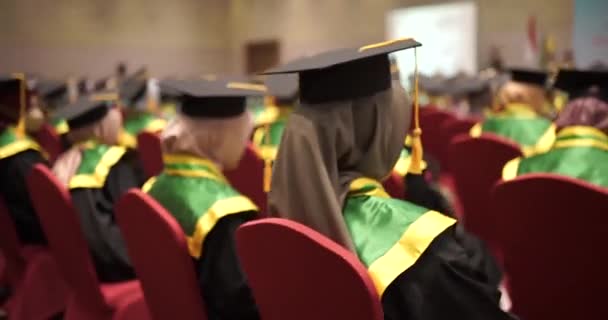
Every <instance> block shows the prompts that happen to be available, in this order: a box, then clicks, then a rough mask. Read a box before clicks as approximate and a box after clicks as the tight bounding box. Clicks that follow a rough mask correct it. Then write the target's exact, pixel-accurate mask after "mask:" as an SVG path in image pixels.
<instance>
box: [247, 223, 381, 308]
mask: <svg viewBox="0 0 608 320" xmlns="http://www.w3.org/2000/svg"><path fill="white" fill-rule="evenodd" d="M237 251H238V254H239V257H240V259H241V263H242V266H243V268H244V270H245V272H246V274H247V278H248V280H249V284H250V286H251V288H252V290H253V293H254V296H255V300H256V303H257V305H258V308H259V311H260V314H261V318H262V319H264V320H284V319H290V320H310V319H315V320H326V319H327V320H329V319H331V320H334V319H349V320H359V319H360V320H380V319H383V315H382V307H381V304H380V299H379V297H378V294H377V292H376V289H375V288H374V285H373V283H372V281H371V279H370V278H369V276H368V274H367V270H366V269H365V267H364V266H363V265H362V264H361V263H360V262H359V260H358V258H357V257H355V256H354V255H353V254H352V253H350V252H349V251H347V250H346V249H344V248H342V247H341V246H339V245H337V244H336V243H334V242H332V241H331V240H329V239H328V238H326V237H324V236H322V235H321V234H319V233H317V232H316V231H314V230H311V229H310V228H308V227H306V226H303V225H301V224H298V223H296V222H293V221H289V220H283V219H276V218H270V219H262V220H258V221H253V222H249V223H246V224H244V225H243V226H241V227H240V228H239V229H238V230H237Z"/></svg>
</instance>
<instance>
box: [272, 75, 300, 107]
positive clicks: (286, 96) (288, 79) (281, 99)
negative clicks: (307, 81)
mask: <svg viewBox="0 0 608 320" xmlns="http://www.w3.org/2000/svg"><path fill="white" fill-rule="evenodd" d="M265 83H266V87H267V88H268V95H270V96H272V97H274V103H275V104H276V105H278V106H283V105H293V104H294V103H295V101H296V100H297V98H298V76H297V75H296V74H273V75H269V76H266V78H265Z"/></svg>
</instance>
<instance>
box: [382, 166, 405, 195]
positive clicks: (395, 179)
mask: <svg viewBox="0 0 608 320" xmlns="http://www.w3.org/2000/svg"><path fill="white" fill-rule="evenodd" d="M382 186H383V187H384V189H385V190H386V192H387V193H388V194H389V195H390V196H391V197H393V198H397V199H404V198H405V185H404V182H403V177H402V176H400V175H399V174H397V173H395V172H392V173H391V175H390V176H389V177H388V178H387V179H386V180H384V182H382Z"/></svg>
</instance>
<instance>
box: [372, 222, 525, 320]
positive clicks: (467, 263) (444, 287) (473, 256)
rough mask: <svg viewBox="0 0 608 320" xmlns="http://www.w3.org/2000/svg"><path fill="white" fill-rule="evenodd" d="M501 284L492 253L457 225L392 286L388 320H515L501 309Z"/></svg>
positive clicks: (386, 298) (386, 307)
mask: <svg viewBox="0 0 608 320" xmlns="http://www.w3.org/2000/svg"><path fill="white" fill-rule="evenodd" d="M501 278H502V274H501V271H500V269H499V267H498V265H497V264H496V261H495V260H494V259H493V257H492V256H491V255H490V253H489V251H488V249H487V248H486V247H485V246H484V245H483V243H482V242H481V241H479V240H477V239H476V238H474V237H472V236H470V235H468V234H466V232H465V231H464V229H463V228H462V226H460V225H459V224H457V225H456V226H453V227H450V228H448V229H447V230H446V231H444V232H443V233H442V234H440V235H439V236H438V237H437V238H436V239H435V240H434V241H433V242H432V243H431V245H430V246H429V247H428V248H427V249H426V251H425V252H424V253H423V254H422V256H421V257H420V258H419V259H418V261H417V262H416V263H415V264H414V265H413V266H412V267H411V268H410V269H408V270H407V271H406V272H404V273H402V274H401V275H400V276H398V277H397V279H395V281H394V282H393V283H392V284H391V285H389V287H388V288H387V289H386V291H385V292H384V295H383V297H382V305H383V308H384V319H385V320H397V319H407V320H423V319H424V320H440V319H441V320H444V319H463V320H502V319H516V317H514V316H513V315H510V314H508V313H506V312H504V311H502V310H501V309H500V308H499V300H500V291H499V290H498V289H497V288H498V285H499V283H500V281H501Z"/></svg>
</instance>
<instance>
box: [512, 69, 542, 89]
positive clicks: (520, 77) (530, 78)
mask: <svg viewBox="0 0 608 320" xmlns="http://www.w3.org/2000/svg"><path fill="white" fill-rule="evenodd" d="M509 73H510V74H511V81H515V82H521V83H526V84H531V85H536V86H540V87H543V88H544V87H545V86H546V85H547V81H548V80H549V74H548V73H547V72H544V71H538V70H527V69H510V70H509Z"/></svg>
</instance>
